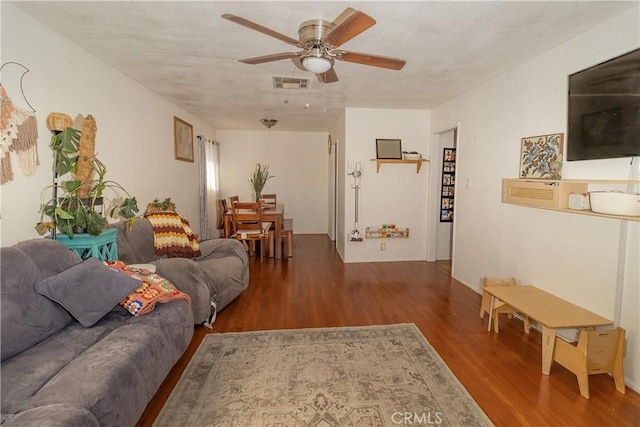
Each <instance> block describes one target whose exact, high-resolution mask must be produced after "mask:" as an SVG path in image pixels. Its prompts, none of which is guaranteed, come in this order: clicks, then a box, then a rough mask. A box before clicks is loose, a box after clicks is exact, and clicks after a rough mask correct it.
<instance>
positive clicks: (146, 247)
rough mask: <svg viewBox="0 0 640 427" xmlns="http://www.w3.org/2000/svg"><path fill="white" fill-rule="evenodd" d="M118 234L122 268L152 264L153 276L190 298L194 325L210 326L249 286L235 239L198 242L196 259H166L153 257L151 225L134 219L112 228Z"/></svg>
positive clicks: (246, 262) (244, 257)
mask: <svg viewBox="0 0 640 427" xmlns="http://www.w3.org/2000/svg"><path fill="white" fill-rule="evenodd" d="M112 227H113V228H116V229H117V230H118V258H119V259H120V260H121V261H123V262H124V263H125V264H153V265H155V266H156V273H157V274H159V275H160V276H162V277H165V278H166V279H167V280H169V281H170V282H171V283H173V284H174V285H175V287H176V288H178V289H180V290H181V291H182V292H184V293H186V294H188V295H189V296H190V297H191V308H192V309H193V318H194V321H195V323H196V324H201V323H204V324H205V325H210V323H211V322H212V321H213V319H214V318H215V314H216V311H220V310H222V309H223V308H224V307H226V306H227V305H228V304H229V303H230V302H231V301H233V300H234V299H235V298H236V297H237V296H238V295H240V293H242V291H244V290H245V289H246V288H247V286H248V285H249V258H248V256H247V253H246V252H245V250H244V248H243V246H242V243H240V242H239V241H237V240H235V239H210V240H203V241H201V242H200V253H201V255H200V256H198V257H195V258H167V257H165V256H162V257H159V256H158V255H156V253H155V250H154V246H153V242H154V233H153V227H152V225H151V222H150V221H149V220H148V219H146V218H136V219H135V221H134V223H133V226H131V227H129V226H128V224H127V223H126V222H121V223H117V224H113V225H112Z"/></svg>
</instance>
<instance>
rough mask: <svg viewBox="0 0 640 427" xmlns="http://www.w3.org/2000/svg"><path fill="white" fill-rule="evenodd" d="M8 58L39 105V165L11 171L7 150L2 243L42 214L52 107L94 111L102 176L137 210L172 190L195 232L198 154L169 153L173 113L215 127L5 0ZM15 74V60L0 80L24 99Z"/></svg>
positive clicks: (202, 128)
mask: <svg viewBox="0 0 640 427" xmlns="http://www.w3.org/2000/svg"><path fill="white" fill-rule="evenodd" d="M6 61H16V62H20V63H22V64H24V65H25V66H26V67H28V68H29V69H30V70H31V71H30V72H29V73H28V74H27V75H26V76H25V77H24V82H23V87H24V92H25V95H26V96H27V98H28V100H29V102H30V103H31V104H32V105H33V107H34V108H35V109H36V111H37V112H36V117H37V121H38V133H39V138H38V151H39V157H40V163H41V165H40V166H39V167H38V169H37V171H36V174H35V175H34V176H31V177H27V176H24V175H21V174H20V173H19V172H18V171H17V167H16V162H15V157H13V158H12V162H13V167H14V174H15V179H14V180H13V181H12V182H9V183H7V184H5V185H3V186H2V187H1V192H2V207H1V215H2V219H1V230H2V232H1V236H0V240H1V243H2V245H3V246H6V245H11V244H13V243H16V242H17V241H19V240H25V239H29V238H33V237H37V236H38V234H37V233H36V232H35V230H34V226H35V224H36V222H38V221H39V220H40V214H39V213H38V209H39V206H40V194H41V191H42V189H43V188H44V187H45V186H47V185H49V184H51V180H52V173H51V170H52V155H51V150H50V149H49V141H50V133H49V131H48V130H47V127H46V118H47V115H48V114H49V113H50V112H54V111H59V112H64V113H67V114H69V115H70V116H72V117H75V116H76V115H78V114H83V115H87V114H92V115H93V116H94V118H95V119H96V122H97V127H98V131H97V137H96V152H97V155H98V157H99V158H100V159H101V160H102V161H103V162H104V163H105V164H106V166H107V169H108V173H107V178H108V179H111V180H114V181H117V182H119V183H120V184H122V185H123V186H124V187H125V188H126V189H127V190H128V191H129V192H130V193H132V194H133V195H134V196H136V198H137V200H138V206H139V207H140V208H141V211H143V210H144V207H145V206H146V204H147V203H148V202H150V201H151V200H153V199H154V198H155V197H158V198H160V199H164V198H166V197H171V198H172V200H174V201H175V202H176V204H177V207H178V211H179V212H180V213H181V214H182V215H184V216H186V217H187V218H188V219H189V220H190V223H191V225H192V226H193V228H194V230H195V231H196V232H198V230H199V221H200V220H199V218H200V215H199V195H198V158H197V157H196V162H195V163H188V162H183V161H177V160H175V159H174V148H173V116H174V115H176V116H178V117H180V118H182V119H183V120H186V121H187V122H189V123H191V124H192V125H193V130H194V135H198V134H202V133H204V134H207V133H208V134H210V135H213V133H214V130H213V129H212V127H211V126H210V125H207V124H206V123H204V122H202V121H200V120H198V119H197V118H196V117H194V116H193V115H191V114H188V113H187V112H185V111H184V110H182V109H180V108H178V107H177V106H175V105H173V104H171V103H170V102H168V101H167V100H165V99H164V98H161V97H160V96H158V95H157V94H155V93H154V92H151V91H150V90H148V89H146V88H145V87H144V86H142V85H141V84H139V83H137V82H135V81H133V80H131V79H130V78H128V77H127V76H125V75H123V74H122V73H120V72H119V71H116V70H115V69H113V68H112V67H110V66H108V65H106V64H104V63H103V62H101V61H99V60H97V59H96V58H95V57H94V56H92V55H91V54H89V53H88V52H86V51H84V50H82V49H80V48H79V47H78V46H76V45H74V44H72V43H71V42H69V41H68V40H67V39H65V38H63V37H62V36H60V35H59V34H57V33H55V32H53V31H51V30H50V29H49V28H48V27H45V26H44V25H42V24H41V23H39V22H38V21H35V20H34V19H33V18H31V17H29V16H28V15H25V14H24V13H22V12H21V11H19V10H17V9H15V8H14V7H13V6H12V5H10V4H7V3H3V5H2V62H3V63H4V62H6ZM21 74H22V72H21V71H20V69H19V68H18V67H14V68H11V66H7V67H5V69H4V70H3V71H2V84H3V86H5V87H6V89H7V92H8V94H9V96H10V97H11V98H12V99H14V101H15V102H16V103H17V104H18V105H20V106H26V105H25V104H24V103H22V100H21V99H20V97H21V95H20V89H19V80H20V76H21ZM194 143H195V141H194ZM196 151H197V150H196ZM196 156H197V154H196Z"/></svg>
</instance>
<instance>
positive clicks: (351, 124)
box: [340, 108, 430, 262]
mask: <svg viewBox="0 0 640 427" xmlns="http://www.w3.org/2000/svg"><path fill="white" fill-rule="evenodd" d="M429 133H430V127H429V112H428V111H424V110H384V109H364V108H348V109H347V110H346V112H345V158H344V161H345V162H346V163H347V165H345V164H344V163H343V164H342V165H341V167H342V168H343V169H342V170H341V172H340V173H341V175H342V176H343V177H344V178H343V181H342V183H341V186H342V187H343V188H344V192H345V197H344V204H345V205H344V221H345V236H344V243H343V244H344V245H345V252H344V255H343V259H344V261H345V262H366V261H400V260H403V261H407V260H425V259H426V244H427V202H426V200H427V194H428V191H429V188H428V177H429V163H424V164H423V166H422V169H421V171H420V173H419V174H418V173H416V166H415V165H414V164H383V165H381V168H380V172H379V173H376V163H375V162H373V161H371V159H375V158H376V138H399V139H401V141H402V150H403V151H417V152H419V153H422V154H423V156H425V157H426V153H429V147H430V143H429ZM356 161H357V162H362V166H363V172H362V179H361V189H360V204H359V212H358V217H359V218H358V219H359V230H360V232H361V233H362V235H363V237H364V231H365V228H366V227H367V226H381V225H382V224H396V226H398V227H408V228H409V229H410V234H409V238H408V239H404V238H393V239H363V242H351V241H349V232H350V231H351V229H352V228H353V224H354V219H355V191H354V189H353V188H351V185H352V183H353V178H352V177H351V176H346V175H344V174H345V173H346V168H347V166H348V162H356ZM383 241H384V242H385V243H386V250H385V251H381V250H380V242H383Z"/></svg>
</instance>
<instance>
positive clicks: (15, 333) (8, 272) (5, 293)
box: [0, 239, 79, 361]
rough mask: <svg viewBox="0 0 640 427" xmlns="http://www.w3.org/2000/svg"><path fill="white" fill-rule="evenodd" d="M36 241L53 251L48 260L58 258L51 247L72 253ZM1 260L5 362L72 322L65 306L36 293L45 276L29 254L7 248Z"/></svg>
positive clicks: (0, 324)
mask: <svg viewBox="0 0 640 427" xmlns="http://www.w3.org/2000/svg"><path fill="white" fill-rule="evenodd" d="M36 240H38V241H40V242H44V243H45V246H46V247H48V248H49V249H50V250H49V253H48V254H47V255H46V256H47V257H56V255H57V252H56V251H55V250H51V248H56V247H58V246H60V247H62V248H63V251H62V255H63V256H64V255H66V253H71V251H70V250H69V249H68V248H66V247H65V246H64V245H62V244H61V243H58V242H51V241H50V242H48V243H47V242H46V239H36ZM0 259H2V262H1V263H0V277H1V278H2V281H1V283H2V289H1V290H0V292H1V295H0V304H1V306H0V327H1V335H0V341H1V342H2V345H1V347H0V358H1V360H2V361H4V360H6V359H8V358H9V357H11V356H14V355H16V354H18V353H20V352H21V351H23V350H25V349H27V348H29V347H31V346H33V345H34V344H36V343H38V342H40V341H42V340H44V339H45V338H47V337H49V336H51V335H53V334H55V333H56V332H58V331H59V330H61V329H62V328H64V327H65V326H66V325H67V324H69V322H71V321H72V320H71V316H69V313H67V312H66V311H65V310H64V309H63V308H62V307H60V306H59V305H58V304H56V303H55V302H53V301H51V300H49V299H47V298H45V297H43V296H42V295H39V294H38V293H36V291H35V289H34V285H35V283H36V282H37V281H38V280H40V279H41V278H42V277H43V276H42V273H41V271H40V269H39V268H38V266H37V265H36V263H35V262H34V261H33V260H32V258H31V257H30V256H29V254H28V253H27V252H25V251H24V250H22V249H19V248H18V247H4V248H2V249H1V250H0ZM78 259H79V257H78ZM67 267H69V265H67Z"/></svg>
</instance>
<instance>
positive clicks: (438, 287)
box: [138, 235, 640, 427]
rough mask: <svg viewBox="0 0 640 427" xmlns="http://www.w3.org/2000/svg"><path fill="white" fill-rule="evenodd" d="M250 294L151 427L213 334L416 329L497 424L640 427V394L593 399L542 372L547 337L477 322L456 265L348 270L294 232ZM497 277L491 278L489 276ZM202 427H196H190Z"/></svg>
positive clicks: (318, 243) (474, 302)
mask: <svg viewBox="0 0 640 427" xmlns="http://www.w3.org/2000/svg"><path fill="white" fill-rule="evenodd" d="M250 271H251V281H250V284H249V288H248V289H247V290H246V291H245V292H244V293H242V294H241V295H240V296H239V297H238V298H237V299H236V300H235V301H234V302H232V303H231V304H230V305H229V306H227V307H226V308H225V309H224V310H222V311H221V312H220V313H219V314H218V319H217V320H216V322H215V325H214V327H213V330H209V329H206V328H204V327H201V326H198V327H196V331H195V334H194V338H193V341H192V343H191V346H190V347H189V349H188V350H187V351H186V352H185V355H184V356H183V357H182V359H181V360H180V361H179V362H178V363H177V364H176V366H175V367H174V369H173V370H172V372H171V373H170V374H169V376H168V377H167V379H166V380H165V382H164V384H163V385H162V387H161V388H160V390H159V391H158V393H157V394H156V396H155V397H154V399H153V400H152V401H151V402H150V403H149V405H148V406H147V409H146V411H145V413H144V414H143V416H142V417H141V419H140V421H139V422H138V425H139V426H150V425H151V424H152V423H153V420H154V419H155V417H156V416H157V414H158V412H159V411H160V409H161V408H162V405H163V404H164V402H165V401H166V399H167V398H168V396H169V394H170V393H171V390H172V389H173V387H174V386H175V384H176V383H177V381H178V379H179V378H180V375H181V373H182V371H183V370H184V368H185V367H186V365H187V364H188V362H189V360H190V358H191V357H192V355H193V353H194V352H195V350H196V348H197V347H198V345H199V343H200V342H201V340H202V338H203V337H204V335H205V334H207V333H220V332H235V331H255V330H266V329H291V328H315V327H332V326H361V325H380V324H392V323H415V324H416V325H417V326H418V328H419V329H420V330H421V331H422V333H423V335H424V336H425V337H426V338H427V340H428V341H429V342H430V343H431V345H432V346H433V347H434V348H435V349H436V350H437V352H438V353H439V354H440V356H441V357H442V358H443V359H444V361H445V362H446V363H447V365H448V366H449V368H450V369H451V370H452V371H453V373H454V374H455V375H456V377H457V378H458V379H459V380H460V382H461V383H462V384H463V385H464V386H465V387H466V389H467V390H468V391H469V393H470V394H471V395H472V396H473V398H474V399H475V400H476V401H477V402H478V404H479V405H480V407H481V408H482V409H483V410H484V411H485V413H486V414H487V415H488V416H489V418H490V419H491V420H492V422H493V423H494V424H495V425H496V426H509V427H512V426H616V427H621V426H640V395H639V394H638V393H636V392H634V391H633V390H631V389H629V388H627V392H626V394H624V395H623V394H621V393H618V392H617V391H616V389H615V387H614V384H613V379H612V378H611V377H609V376H608V375H595V376H591V377H590V392H591V399H588V400H587V399H585V398H583V397H582V396H581V395H580V392H579V390H578V382H577V380H576V377H575V376H574V375H573V374H572V373H571V372H569V371H567V370H566V369H564V368H563V367H561V366H560V365H558V364H556V363H554V365H553V366H552V368H551V375H549V376H546V375H543V374H542V372H541V358H542V353H541V341H542V339H541V334H540V332H538V331H537V330H532V332H531V334H529V335H526V334H524V333H523V331H522V329H523V327H522V322H521V321H520V320H519V319H517V318H514V319H511V320H510V319H507V317H506V316H501V319H500V322H501V323H500V333H499V334H496V333H494V332H487V317H486V316H485V318H484V319H483V320H481V319H480V317H479V310H480V295H479V294H478V293H476V292H475V291H474V290H472V289H469V288H468V287H466V286H464V285H462V284H461V283H459V282H458V281H456V280H454V279H452V278H451V277H450V274H451V273H450V264H449V263H448V262H436V263H430V262H420V261H418V262H386V263H385V262H381V263H355V264H343V263H342V261H341V259H340V257H339V256H338V254H337V252H336V250H335V247H334V244H333V242H331V241H330V240H329V239H328V237H327V236H326V235H295V236H294V258H289V259H284V260H278V261H275V260H274V259H270V258H267V259H265V260H264V263H262V264H261V263H260V261H259V258H258V257H257V256H256V257H254V259H252V260H251V266H250ZM487 275H490V272H487ZM189 427H198V426H189Z"/></svg>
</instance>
